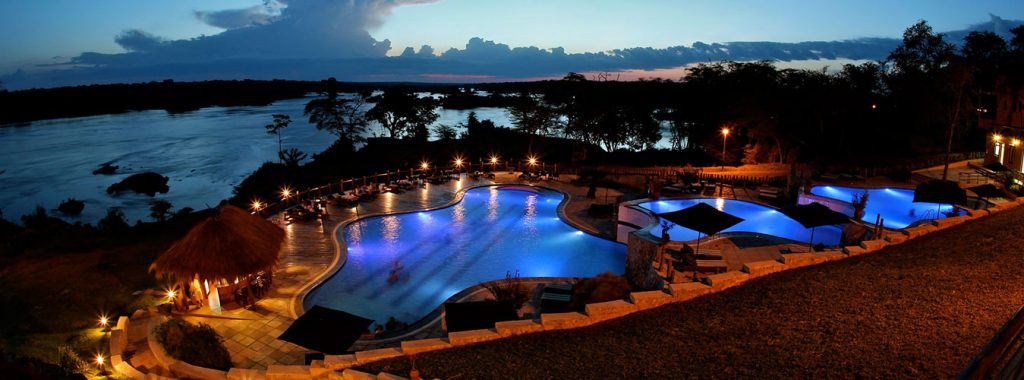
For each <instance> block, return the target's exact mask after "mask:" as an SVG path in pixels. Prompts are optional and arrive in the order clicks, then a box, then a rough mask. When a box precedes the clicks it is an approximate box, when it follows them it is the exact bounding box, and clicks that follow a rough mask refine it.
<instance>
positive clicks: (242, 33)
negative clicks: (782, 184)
mask: <svg viewBox="0 0 1024 380" xmlns="http://www.w3.org/2000/svg"><path fill="white" fill-rule="evenodd" d="M269 1H271V3H265V5H264V9H265V10H267V11H266V14H267V15H271V16H270V18H268V19H266V21H265V22H263V21H259V22H257V21H254V20H257V19H258V18H255V19H254V18H248V19H246V18H245V17H241V16H240V18H239V21H238V22H235V23H232V24H230V25H234V26H237V25H243V26H239V27H236V28H229V29H227V30H225V31H224V32H222V33H220V34H217V35H214V36H205V37H199V38H194V39H189V40H175V41H169V40H164V39H161V38H159V37H158V36H154V35H151V34H148V33H146V32H143V31H139V30H129V31H125V32H123V33H121V34H120V35H118V36H117V37H116V38H115V41H117V43H118V44H120V45H121V46H122V47H124V49H125V50H126V51H127V52H126V53H122V54H101V53H91V52H90V53H83V54H81V55H79V56H77V57H74V58H72V59H71V60H70V62H68V63H70V65H66V66H64V69H63V70H47V71H44V70H38V71H34V72H30V73H22V74H19V75H9V76H0V81H3V82H4V84H5V86H6V87H7V88H9V89H19V88H26V87H53V86H63V85H78V84H89V83H116V82H139V81H151V80H162V79H167V78H172V79H175V80H205V79H275V78H281V79H297V80H318V79H323V78H326V77H335V78H338V79H339V80H348V81H435V82H444V81H458V82H461V81H466V82H472V81H477V82H479V81H504V80H524V79H525V80H528V79H536V78H552V77H553V78H559V77H561V76H563V75H565V73H566V72H569V71H575V72H618V73H623V75H625V76H626V77H627V78H632V77H639V76H653V75H668V76H671V77H673V78H675V77H678V76H679V75H678V73H679V71H678V70H677V69H675V68H679V67H684V66H687V65H692V64H695V63H702V62H716V61H721V60H734V61H746V60H762V59H767V60H776V61H783V62H819V63H824V62H851V61H862V60H881V59H885V57H886V56H887V55H888V54H889V52H891V51H892V50H893V49H894V48H896V47H897V46H898V45H899V43H900V40H899V39H897V38H861V39H853V40H845V41H808V42H798V43H780V42H769V41H751V42H723V43H705V42H695V43H693V44H691V45H689V46H684V45H680V46H672V47H667V48H658V49H656V48H650V47H633V48H623V49H614V50H610V51H604V52H591V53H572V54H570V53H566V52H565V49H563V48H561V47H554V48H540V47H535V46H526V47H512V46H509V45H507V44H503V43H500V42H497V41H488V40H485V39H483V38H472V39H470V40H469V41H467V43H466V45H465V46H464V47H463V48H453V49H449V50H447V51H445V52H443V53H441V54H439V55H438V54H436V52H435V51H434V49H433V48H432V47H431V46H429V45H424V46H421V47H420V48H419V50H418V51H417V50H416V49H415V48H412V47H410V48H406V49H404V51H403V52H402V53H401V54H400V55H399V56H396V57H388V56H386V54H385V53H386V52H387V51H388V50H390V48H391V43H390V41H388V40H383V41H377V40H375V39H374V38H373V37H371V36H370V34H369V33H368V32H367V30H368V29H372V28H374V27H376V26H379V25H380V23H381V21H382V20H383V18H384V17H386V16H387V15H388V14H390V12H391V11H392V10H394V9H395V8H396V7H399V6H404V5H409V4H420V3H425V2H428V1H426V0H381V1H373V0H287V1H284V0H276V1H274V0H269ZM267 4H270V5H274V4H277V5H276V6H278V7H279V9H277V10H274V9H275V8H266V7H267ZM250 10H251V11H252V12H256V11H255V10H254V9H250ZM239 11H240V10H239ZM222 12H227V11H222ZM275 12H279V13H278V14H276V15H274V13H275ZM236 13H237V12H236ZM243 13H244V12H243ZM246 20H249V21H246ZM261 22H262V23H261ZM1020 24H1021V22H1020V21H1012V20H1003V19H1000V18H998V17H995V16H993V17H992V19H991V20H990V21H989V22H986V23H981V24H977V25H973V26H971V27H970V28H969V30H991V31H996V32H997V33H999V32H1004V31H1007V30H1008V29H1009V28H1012V27H1013V26H1016V25H1020ZM223 25H228V23H224V24H223ZM966 33H967V31H952V32H948V33H947V38H948V39H949V40H950V41H955V40H956V39H957V38H958V36H963V35H966ZM959 38H962V37H959ZM844 60H845V61H844ZM68 66H71V67H72V68H71V69H66V67H68ZM790 66H792V65H790ZM649 74H650V75H649Z"/></svg>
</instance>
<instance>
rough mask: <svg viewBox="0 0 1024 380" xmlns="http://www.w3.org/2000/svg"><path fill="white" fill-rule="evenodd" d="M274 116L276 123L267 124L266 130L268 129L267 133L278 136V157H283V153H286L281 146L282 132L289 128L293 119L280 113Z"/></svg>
mask: <svg viewBox="0 0 1024 380" xmlns="http://www.w3.org/2000/svg"><path fill="white" fill-rule="evenodd" d="M272 116H273V117H274V122H273V123H271V124H267V125H266V126H264V128H266V129H267V133H269V134H272V135H277V155H278V157H281V156H282V153H281V152H283V151H284V146H283V145H282V144H281V130H282V129H285V128H287V127H288V124H291V123H292V118H291V117H290V116H288V115H282V114H279V113H275V114H273V115H272Z"/></svg>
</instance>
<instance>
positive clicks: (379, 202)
mask: <svg viewBox="0 0 1024 380" xmlns="http://www.w3.org/2000/svg"><path fill="white" fill-rule="evenodd" d="M571 179H572V176H563V177H562V178H560V179H559V180H557V181H538V182H535V183H536V184H538V185H542V186H547V187H550V188H553V189H557V190H559V191H562V192H565V193H566V194H569V195H570V201H569V202H568V203H567V204H566V206H565V209H564V211H565V214H566V217H567V218H568V219H570V221H572V222H573V223H574V224H576V225H578V226H582V227H584V228H585V229H587V230H590V231H591V232H594V233H599V234H602V235H604V236H609V237H610V236H614V221H612V220H611V219H608V218H605V219H597V218H591V217H590V216H588V215H587V212H586V211H587V208H589V207H590V204H592V203H595V202H597V203H601V202H603V201H604V198H603V196H604V191H603V189H602V190H601V191H600V192H599V195H600V196H599V197H598V199H597V200H588V199H586V192H587V190H588V189H587V188H586V187H580V186H575V185H572V184H570V183H569V180H571ZM495 182H498V183H521V181H520V180H519V179H518V178H517V177H516V176H514V175H510V174H507V173H500V174H498V175H497V178H496V179H495V181H490V180H486V179H481V180H479V181H474V180H471V179H469V178H467V177H465V176H463V178H462V179H461V180H460V181H450V182H448V183H445V184H441V185H430V184H428V185H427V187H426V188H425V189H413V190H409V191H406V192H403V193H401V194H390V193H388V194H382V195H380V196H379V197H378V198H377V199H376V200H373V201H370V202H363V203H360V204H359V206H357V207H356V208H355V209H353V208H339V207H333V206H332V207H330V208H329V210H328V212H329V217H327V218H326V219H324V220H323V221H322V222H321V221H296V222H293V223H292V224H289V225H286V226H284V229H285V232H286V239H285V244H284V247H283V248H282V253H281V258H280V262H279V265H278V268H277V270H276V271H275V272H274V283H273V286H272V287H271V290H270V293H269V294H268V295H267V297H266V298H264V299H261V300H260V301H259V302H257V303H256V305H255V306H253V307H252V308H250V309H234V310H224V311H222V312H221V313H220V314H217V315H215V313H212V312H211V311H210V310H209V309H208V308H204V309H200V310H198V311H195V312H192V313H191V315H190V316H187V317H186V319H188V320H191V321H193V322H203V323H206V324H209V325H210V326H212V327H213V328H214V329H215V330H217V332H218V333H219V334H220V335H221V336H222V337H224V341H225V342H224V344H225V346H227V348H228V351H229V352H230V353H231V359H232V362H233V363H234V364H235V366H236V367H242V368H261V369H262V368H266V367H267V366H268V365H270V364H302V362H303V360H304V354H305V353H306V352H307V351H309V350H307V349H305V348H302V347H299V346H297V345H294V344H291V343H288V342H284V341H281V340H278V339H277V337H278V336H280V335H281V333H282V332H284V330H285V329H287V328H288V326H289V325H290V324H291V322H292V321H293V320H294V319H295V317H296V312H295V310H294V307H295V304H294V302H296V301H295V299H296V297H297V296H299V295H300V292H302V291H303V289H305V287H306V285H307V284H309V283H310V282H311V281H313V280H314V279H316V278H317V277H319V276H320V275H321V274H323V273H324V271H326V270H328V269H330V268H331V267H332V266H333V264H334V260H335V248H334V241H333V236H332V235H333V234H334V230H335V228H336V227H337V226H338V225H340V224H342V223H345V222H347V221H350V220H352V219H354V218H356V217H357V214H358V215H359V216H365V215H368V214H377V213H391V212H402V211H412V210H418V209H423V208H432V207H439V206H443V205H445V204H448V203H449V202H451V201H452V200H453V199H454V197H455V194H456V193H457V192H458V191H459V190H461V189H464V188H467V187H472V186H477V185H487V184H493V183H495ZM619 195H621V194H620V193H618V192H616V191H614V190H611V191H609V192H608V197H609V198H608V199H610V200H611V201H612V202H614V199H615V197H617V196H619ZM436 325H437V326H427V328H425V329H423V330H422V331H419V332H418V333H417V334H415V335H413V336H412V337H411V338H414V339H415V338H425V337H431V336H433V337H437V336H441V334H442V332H441V329H440V325H439V324H436ZM396 344H397V343H393V344H392V345H396ZM360 347H372V345H367V344H360Z"/></svg>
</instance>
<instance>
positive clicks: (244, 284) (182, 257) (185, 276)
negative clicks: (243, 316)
mask: <svg viewBox="0 0 1024 380" xmlns="http://www.w3.org/2000/svg"><path fill="white" fill-rule="evenodd" d="M283 242H284V231H283V230H282V229H281V228H280V227H278V226H277V225H275V224H273V223H271V222H269V221H267V220H265V219H263V218H260V217H258V216H254V215H251V214H249V213H248V212H246V211H244V210H242V209H240V208H238V207H235V206H231V205H223V206H221V207H220V208H219V209H218V210H217V213H216V214H215V215H213V216H211V217H209V218H207V219H206V220H203V221H201V222H199V223H198V224H196V225H195V227H192V230H190V231H189V232H188V234H186V235H185V236H184V237H182V238H181V239H179V240H178V241H176V242H174V244H172V245H171V247H170V248H168V249H167V251H166V252H164V253H163V254H162V255H160V257H157V259H156V261H154V262H153V264H152V265H151V266H150V271H153V272H154V273H156V274H157V275H173V276H174V279H175V281H176V282H175V285H174V288H173V289H172V290H174V291H175V293H176V294H175V297H173V298H174V302H175V306H177V307H178V308H185V309H187V308H188V307H189V306H193V305H199V306H201V305H202V302H203V301H204V300H205V301H207V302H208V304H209V306H210V309H212V310H219V309H220V305H221V300H225V303H226V302H227V301H234V302H235V303H237V304H239V305H246V304H250V303H252V302H254V301H255V300H256V299H257V298H259V297H261V296H262V295H263V294H264V293H265V292H266V290H267V289H268V288H269V286H270V280H271V277H270V276H271V270H272V269H273V267H274V266H275V265H276V264H277V259H278V254H279V253H280V251H281V244H282V243H283Z"/></svg>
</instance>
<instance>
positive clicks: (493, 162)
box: [491, 156, 498, 172]
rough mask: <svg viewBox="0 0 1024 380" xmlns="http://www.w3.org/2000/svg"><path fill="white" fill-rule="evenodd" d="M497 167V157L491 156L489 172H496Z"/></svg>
mask: <svg viewBox="0 0 1024 380" xmlns="http://www.w3.org/2000/svg"><path fill="white" fill-rule="evenodd" d="M497 167H498V156H491V171H492V172H493V171H495V170H497Z"/></svg>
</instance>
